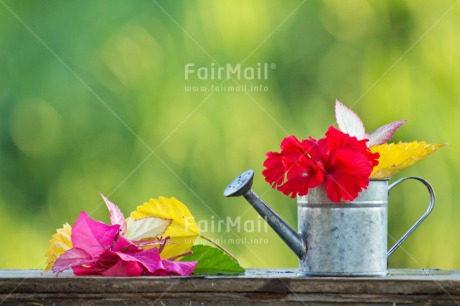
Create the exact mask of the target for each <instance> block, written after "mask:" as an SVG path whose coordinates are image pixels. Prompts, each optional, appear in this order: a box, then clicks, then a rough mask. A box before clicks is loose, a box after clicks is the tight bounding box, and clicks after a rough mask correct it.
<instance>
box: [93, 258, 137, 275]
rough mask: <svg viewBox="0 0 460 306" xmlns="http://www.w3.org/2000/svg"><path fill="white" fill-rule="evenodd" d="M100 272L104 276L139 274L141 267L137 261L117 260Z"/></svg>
mask: <svg viewBox="0 0 460 306" xmlns="http://www.w3.org/2000/svg"><path fill="white" fill-rule="evenodd" d="M101 274H102V275H104V276H140V275H142V267H141V265H140V264H139V263H138V262H137V261H118V262H117V263H116V264H114V265H113V266H111V267H110V268H108V269H107V270H105V271H104V272H102V273H101Z"/></svg>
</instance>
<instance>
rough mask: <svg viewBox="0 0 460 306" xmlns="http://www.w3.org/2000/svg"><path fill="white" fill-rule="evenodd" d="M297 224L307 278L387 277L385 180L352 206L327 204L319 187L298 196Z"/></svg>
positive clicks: (302, 270) (301, 265) (301, 266)
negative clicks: (302, 244) (304, 246)
mask: <svg viewBox="0 0 460 306" xmlns="http://www.w3.org/2000/svg"><path fill="white" fill-rule="evenodd" d="M297 203H298V224H299V231H300V235H301V237H303V238H304V239H305V240H306V242H307V252H306V254H305V256H304V257H302V258H300V260H299V272H300V273H304V274H306V275H339V276H358V275H369V276H382V275H386V274H387V220H388V212H387V211H388V209H387V204H388V180H373V181H371V182H370V184H369V186H368V187H367V190H365V191H363V192H361V193H360V194H359V196H358V197H357V198H356V199H355V200H354V201H353V202H348V201H343V202H339V203H331V201H330V200H329V199H328V198H327V196H326V192H325V190H324V187H323V186H320V187H317V188H314V189H311V190H310V192H309V193H308V195H306V196H303V197H299V198H298V199H297Z"/></svg>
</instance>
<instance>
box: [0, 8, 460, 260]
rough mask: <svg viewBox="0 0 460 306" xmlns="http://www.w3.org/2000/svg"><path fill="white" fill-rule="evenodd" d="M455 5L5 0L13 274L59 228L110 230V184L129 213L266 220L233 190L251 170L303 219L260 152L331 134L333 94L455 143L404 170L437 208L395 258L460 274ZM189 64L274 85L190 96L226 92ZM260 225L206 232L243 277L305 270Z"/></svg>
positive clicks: (292, 219)
mask: <svg viewBox="0 0 460 306" xmlns="http://www.w3.org/2000/svg"><path fill="white" fill-rule="evenodd" d="M457 3H458V2H457V1H454V0H441V1H429V2H426V1H425V2H423V1H422V2H421V1H418V0H410V1H397V0H392V1H376V0H374V1H371V0H369V1H363V0H351V1H340V0H331V1H318V0H313V1H278V0H275V1H270V2H269V1H261V0H250V1H243V0H241V1H211V0H206V1H177V0H176V1H159V0H153V1H147V0H146V1H141V0H139V1H119V0H110V1H109V0H97V1H52V0H47V1H32V0H1V1H0V146H1V147H0V149H1V151H0V173H1V175H0V232H1V234H0V235H1V241H2V248H1V249H2V251H1V252H0V268H42V267H44V264H45V258H44V253H45V251H46V249H47V248H48V240H49V239H50V238H51V235H52V234H53V233H54V231H55V229H56V228H59V227H61V226H62V224H63V223H64V222H69V223H71V224H72V223H73V221H74V220H75V219H76V217H77V216H78V214H79V212H80V211H81V210H85V211H87V212H88V213H89V214H91V215H92V217H94V218H97V219H100V220H104V221H108V213H107V211H106V208H105V207H104V205H103V202H102V199H101V198H100V197H99V195H98V192H103V193H104V194H106V195H108V196H109V197H110V199H111V200H112V201H113V202H115V203H117V204H118V205H119V206H120V207H121V208H122V210H123V211H124V212H125V213H128V212H129V211H132V210H134V209H135V207H136V206H137V205H140V204H142V203H143V202H145V201H147V200H148V199H149V198H150V197H155V198H156V197H158V196H160V195H163V196H166V197H171V196H174V197H176V198H178V199H179V200H181V201H182V202H183V203H185V204H186V205H187V206H188V207H189V209H190V210H191V212H192V213H193V214H194V216H195V218H196V219H197V220H208V221H209V223H208V224H211V223H212V222H214V224H217V223H218V222H219V220H223V221H226V220H227V218H231V220H235V219H236V218H238V217H240V218H241V219H240V220H241V222H242V225H243V222H245V221H248V220H256V221H257V220H258V221H260V220H259V219H258V218H257V216H256V213H255V212H254V211H253V210H252V209H251V208H250V206H249V205H248V204H247V203H246V202H245V201H244V200H243V199H241V198H238V199H225V198H224V197H223V196H222V192H223V189H224V188H225V186H226V185H227V184H228V183H229V182H230V181H231V180H232V179H233V178H234V177H235V176H236V175H238V174H239V173H241V172H243V171H244V170H246V169H250V168H252V169H254V170H255V171H256V173H257V175H256V177H255V184H254V190H255V191H256V192H257V193H258V194H259V195H260V196H262V197H263V198H264V199H265V200H266V201H267V202H268V203H270V204H271V206H272V207H273V208H274V210H276V211H277V212H279V213H280V215H281V216H282V217H283V218H285V219H286V220H287V221H288V222H289V223H290V224H292V225H293V226H294V227H296V203H295V201H294V200H291V199H289V198H287V197H285V196H283V195H282V194H280V193H278V192H276V191H274V190H271V189H270V188H269V186H268V184H266V183H265V182H264V180H263V179H262V177H261V174H260V173H261V171H262V163H263V161H264V159H265V153H266V152H267V151H270V150H277V149H278V146H279V143H280V141H281V139H282V138H283V137H285V136H287V135H288V134H296V135H297V136H298V137H300V138H305V137H308V136H309V135H312V136H313V137H321V136H322V135H323V133H324V132H325V131H326V129H327V127H328V126H329V125H330V124H333V123H334V116H333V105H334V101H335V99H336V98H338V99H339V100H341V101H342V102H343V103H345V104H346V105H348V106H349V107H352V109H353V110H354V111H356V112H357V113H358V114H359V116H360V117H361V118H362V119H363V120H364V122H365V125H366V127H368V129H373V128H377V127H379V126H381V125H383V124H385V123H388V122H390V121H395V120H399V119H407V120H408V123H406V125H405V126H404V127H403V128H401V130H400V131H398V133H397V134H396V136H395V138H394V140H395V141H399V140H402V141H412V140H420V141H422V140H425V141H428V142H431V143H434V142H448V143H450V146H449V147H447V148H444V149H443V150H441V151H440V152H437V153H435V154H434V155H433V156H430V157H429V158H428V159H427V160H424V161H423V162H421V163H419V164H417V165H415V166H413V167H411V168H410V169H406V170H404V171H403V172H402V173H401V174H398V175H397V177H401V176H407V175H418V176H422V177H424V178H426V179H428V180H429V181H430V182H431V183H432V184H433V186H434V188H435V190H436V192H437V196H438V198H437V199H438V200H437V204H436V207H435V210H434V212H433V214H432V215H431V216H430V217H429V218H428V219H427V220H426V221H425V223H424V224H423V225H422V226H421V227H420V229H419V230H417V231H416V232H415V233H414V234H413V236H412V237H410V238H409V239H408V240H407V241H406V242H405V243H404V244H403V246H402V247H401V249H399V250H398V251H397V252H395V254H394V255H393V257H392V259H391V261H390V266H391V267H413V268H421V267H433V268H435V267H437V268H458V267H459V266H460V245H459V244H458V237H457V235H456V234H455V233H458V232H460V223H459V222H458V221H457V220H458V219H459V218H460V206H459V205H458V200H455V197H456V195H455V192H458V186H459V184H460V178H459V173H460V159H459V156H460V150H459V147H458V144H459V141H460V136H459V133H458V131H459V129H460V120H459V119H460V118H459V114H460V103H459V100H460V90H459V86H458V84H459V83H460V74H459V73H458V71H460V60H459V59H460V48H458V46H459V45H460V36H459V35H458V29H459V28H460V5H457ZM187 63H194V64H195V65H196V67H197V68H198V67H201V66H204V67H210V66H211V63H215V65H216V66H217V65H226V64H227V63H229V64H232V65H236V64H238V63H241V64H242V67H248V66H256V65H257V64H258V63H268V64H269V65H271V64H275V66H276V67H275V68H274V69H270V70H269V71H268V74H269V78H268V80H262V81H244V80H243V81H237V82H235V80H231V81H227V82H225V83H224V84H223V85H235V84H237V83H238V82H239V83H245V84H256V85H257V84H263V85H264V86H267V87H268V88H269V90H268V91H266V92H210V91H207V92H190V91H186V90H185V86H189V85H207V86H211V85H213V84H214V85H219V84H220V83H221V82H219V81H216V80H214V81H213V80H207V81H200V80H198V79H197V78H196V77H195V78H194V79H193V80H185V78H184V66H185V65H186V64H187ZM397 177H396V178H397ZM411 184H412V183H407V184H406V186H401V187H400V188H398V189H397V190H395V191H392V194H391V197H390V218H389V225H390V228H389V232H390V235H389V236H390V238H389V244H392V243H393V242H394V241H395V239H393V237H399V236H401V235H402V234H403V232H404V231H405V230H406V229H408V228H409V226H410V225H411V224H412V223H413V222H414V221H415V220H416V218H418V216H419V215H420V214H421V212H422V211H423V210H424V209H425V205H426V204H427V202H428V195H427V194H426V192H425V191H424V190H423V187H421V186H418V185H416V184H415V183H414V184H413V186H412V185H411ZM457 196H458V195H457ZM223 221H220V222H223ZM216 227H217V225H216ZM264 229H265V228H264V227H263V226H262V227H261V232H255V233H245V231H244V228H242V229H241V230H240V231H238V230H237V229H236V228H233V230H232V231H230V232H226V231H221V232H220V233H219V232H218V231H217V230H215V229H214V231H211V228H210V227H209V230H208V232H207V233H206V235H207V236H210V237H213V238H215V239H217V240H220V242H222V243H223V245H224V247H226V248H228V249H229V250H230V251H231V252H233V253H234V254H235V255H236V256H237V257H238V258H239V259H240V260H241V262H242V264H243V265H244V266H246V267H288V266H289V267H293V266H296V265H297V260H296V258H295V256H294V255H293V254H292V253H291V251H290V250H289V249H288V248H287V247H286V246H285V245H284V244H283V242H282V241H281V240H280V239H279V238H278V237H277V236H276V235H275V234H274V233H273V231H272V230H270V229H268V230H267V231H264ZM226 239H227V240H226ZM228 239H240V240H234V241H231V240H228ZM244 239H246V240H244ZM251 239H252V240H251ZM261 239H262V240H261ZM237 242H240V243H237Z"/></svg>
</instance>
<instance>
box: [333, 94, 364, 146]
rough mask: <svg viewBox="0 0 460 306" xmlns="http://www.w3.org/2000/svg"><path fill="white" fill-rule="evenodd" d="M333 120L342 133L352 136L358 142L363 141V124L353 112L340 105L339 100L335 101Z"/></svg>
mask: <svg viewBox="0 0 460 306" xmlns="http://www.w3.org/2000/svg"><path fill="white" fill-rule="evenodd" d="M335 118H336V120H337V124H338V126H339V129H340V130H341V131H342V132H344V133H347V134H348V135H350V136H354V137H356V138H358V140H361V139H364V137H365V130H364V124H363V122H362V121H361V119H359V117H358V115H357V114H356V113H355V112H353V111H352V110H351V109H349V108H348V107H346V106H345V105H343V104H342V103H340V101H339V100H335Z"/></svg>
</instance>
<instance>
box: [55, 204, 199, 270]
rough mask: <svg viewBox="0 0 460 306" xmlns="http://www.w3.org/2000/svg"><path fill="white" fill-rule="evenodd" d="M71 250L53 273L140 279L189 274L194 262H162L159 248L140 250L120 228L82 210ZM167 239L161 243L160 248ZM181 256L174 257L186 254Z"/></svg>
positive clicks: (56, 264)
mask: <svg viewBox="0 0 460 306" xmlns="http://www.w3.org/2000/svg"><path fill="white" fill-rule="evenodd" d="M71 239H72V245H73V247H72V249H70V250H67V251H66V252H65V253H64V254H62V255H61V256H60V257H59V258H58V259H57V260H56V262H55V264H54V266H53V272H55V273H58V274H59V273H60V272H62V271H64V270H66V269H69V268H72V270H73V272H74V273H75V275H104V276H140V275H158V276H160V275H183V276H187V275H190V274H191V273H192V272H193V270H194V269H195V266H196V264H197V263H196V262H174V261H173V260H174V259H175V258H171V259H163V258H161V257H160V253H161V249H162V247H160V249H157V248H156V247H152V248H149V249H146V250H144V249H142V248H141V247H139V246H136V245H135V244H134V243H133V242H132V241H130V240H128V239H127V238H125V237H124V236H123V235H120V225H119V224H115V225H107V224H105V223H102V222H100V221H95V220H93V219H91V218H90V217H89V216H88V215H87V214H86V213H85V212H84V211H83V212H82V213H81V214H80V216H79V217H78V219H77V220H76V221H75V224H74V225H73V227H72V235H71ZM166 241H167V238H166V239H164V240H163V245H164V244H165V243H166ZM187 254H189V253H186V254H181V255H179V256H176V258H177V257H180V256H184V255H187Z"/></svg>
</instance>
